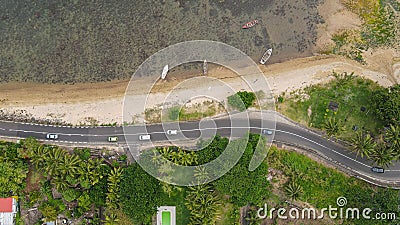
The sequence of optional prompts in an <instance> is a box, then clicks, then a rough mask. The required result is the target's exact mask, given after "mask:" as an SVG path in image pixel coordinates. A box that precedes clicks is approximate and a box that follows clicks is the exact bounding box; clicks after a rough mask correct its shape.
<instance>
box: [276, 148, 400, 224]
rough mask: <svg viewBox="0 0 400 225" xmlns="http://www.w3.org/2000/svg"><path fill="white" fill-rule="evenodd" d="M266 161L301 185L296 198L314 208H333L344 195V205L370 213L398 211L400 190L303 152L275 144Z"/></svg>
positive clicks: (359, 221)
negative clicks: (374, 183)
mask: <svg viewBox="0 0 400 225" xmlns="http://www.w3.org/2000/svg"><path fill="white" fill-rule="evenodd" d="M268 162H269V165H270V166H271V167H273V168H275V169H279V170H281V171H283V174H284V175H285V176H287V177H290V179H289V180H293V179H294V180H296V182H297V183H298V184H299V185H300V186H301V187H302V189H303V193H302V194H301V195H300V197H299V200H301V201H304V202H308V203H310V204H312V205H313V206H315V207H317V208H323V207H328V205H332V206H333V207H335V206H337V205H336V200H337V198H338V197H340V196H344V197H346V198H347V202H348V203H347V205H346V207H358V208H366V207H369V208H371V209H372V213H371V215H374V213H375V212H397V213H398V211H397V210H398V207H397V206H398V195H399V190H394V189H386V188H379V187H375V186H372V185H369V184H366V183H365V182H364V181H361V180H358V179H356V178H353V177H348V176H346V175H344V174H343V173H341V172H339V171H337V170H335V169H331V168H327V167H325V166H324V165H322V164H320V163H318V162H315V161H314V160H312V159H310V158H308V157H306V156H305V155H302V154H299V153H296V152H291V151H285V150H279V149H277V148H275V147H273V148H271V149H270V152H269V156H268ZM346 222H350V224H352V223H353V224H365V222H367V221H365V220H362V219H360V220H352V221H346ZM388 222H389V221H379V223H378V224H388ZM391 222H393V221H391ZM346 224H347V223H346Z"/></svg>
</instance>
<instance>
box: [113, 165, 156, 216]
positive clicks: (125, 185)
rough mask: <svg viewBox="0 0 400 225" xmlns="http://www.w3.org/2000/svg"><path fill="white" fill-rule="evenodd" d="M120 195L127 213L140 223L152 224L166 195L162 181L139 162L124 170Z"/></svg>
mask: <svg viewBox="0 0 400 225" xmlns="http://www.w3.org/2000/svg"><path fill="white" fill-rule="evenodd" d="M119 195H120V199H121V204H122V209H123V210H124V212H125V214H126V215H127V216H129V217H130V218H131V219H132V221H133V222H134V223H138V224H141V223H144V224H151V217H152V215H154V214H155V213H156V212H157V206H160V203H161V202H162V199H163V197H164V194H163V192H162V186H161V184H160V182H159V181H158V180H157V179H156V178H154V177H152V176H151V175H149V174H148V173H147V172H146V171H144V170H143V169H142V168H141V167H140V166H139V164H137V163H134V164H132V165H130V166H128V167H127V168H126V169H125V170H124V172H123V175H122V178H121V183H120V192H119Z"/></svg>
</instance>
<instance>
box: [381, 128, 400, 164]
mask: <svg viewBox="0 0 400 225" xmlns="http://www.w3.org/2000/svg"><path fill="white" fill-rule="evenodd" d="M385 141H387V143H388V145H389V147H390V148H391V149H392V150H393V152H394V153H395V154H396V156H397V160H400V126H398V125H396V126H394V125H392V124H391V125H390V127H389V129H387V130H386V132H385Z"/></svg>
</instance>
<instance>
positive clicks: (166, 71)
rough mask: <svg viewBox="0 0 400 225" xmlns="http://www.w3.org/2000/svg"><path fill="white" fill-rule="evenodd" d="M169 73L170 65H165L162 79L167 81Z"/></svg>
mask: <svg viewBox="0 0 400 225" xmlns="http://www.w3.org/2000/svg"><path fill="white" fill-rule="evenodd" d="M167 73H168V65H165V66H164V69H163V70H162V73H161V79H163V80H164V79H165V77H166V76H167Z"/></svg>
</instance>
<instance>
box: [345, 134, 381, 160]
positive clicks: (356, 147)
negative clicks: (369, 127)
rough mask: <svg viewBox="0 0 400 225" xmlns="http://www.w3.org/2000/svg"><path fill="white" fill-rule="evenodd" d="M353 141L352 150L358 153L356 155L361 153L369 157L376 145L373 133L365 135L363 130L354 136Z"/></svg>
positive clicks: (362, 155)
mask: <svg viewBox="0 0 400 225" xmlns="http://www.w3.org/2000/svg"><path fill="white" fill-rule="evenodd" d="M351 142H352V143H353V146H352V151H353V152H355V153H356V156H358V155H360V156H361V157H367V158H368V157H369V155H370V153H371V152H372V151H373V150H374V148H375V146H376V143H375V141H374V139H372V137H371V135H369V134H365V135H364V134H363V133H362V132H359V133H357V135H356V137H355V138H353V139H352V140H351Z"/></svg>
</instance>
